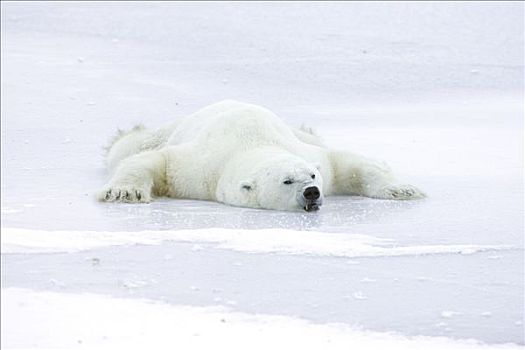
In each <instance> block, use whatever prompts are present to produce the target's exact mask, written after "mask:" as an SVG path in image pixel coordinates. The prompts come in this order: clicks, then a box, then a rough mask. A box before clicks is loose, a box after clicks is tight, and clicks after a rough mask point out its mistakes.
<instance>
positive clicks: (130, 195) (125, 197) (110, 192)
mask: <svg viewBox="0 0 525 350" xmlns="http://www.w3.org/2000/svg"><path fill="white" fill-rule="evenodd" d="M98 200H99V201H101V202H124V203H149V202H150V201H151V194H150V191H146V190H144V189H140V188H134V187H126V186H112V187H108V188H106V189H104V190H102V191H100V193H99V194H98Z"/></svg>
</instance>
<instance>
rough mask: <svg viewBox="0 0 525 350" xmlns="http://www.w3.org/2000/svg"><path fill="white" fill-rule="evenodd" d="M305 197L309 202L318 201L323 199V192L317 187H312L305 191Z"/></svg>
mask: <svg viewBox="0 0 525 350" xmlns="http://www.w3.org/2000/svg"><path fill="white" fill-rule="evenodd" d="M303 196H304V198H305V199H306V200H307V201H316V200H318V199H319V197H321V192H319V188H318V187H317V186H310V187H307V188H306V189H305V190H304V192H303Z"/></svg>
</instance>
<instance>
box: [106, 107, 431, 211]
mask: <svg viewBox="0 0 525 350" xmlns="http://www.w3.org/2000/svg"><path fill="white" fill-rule="evenodd" d="M106 160H107V166H108V169H109V171H110V174H111V177H110V180H109V182H108V183H107V184H106V186H105V187H104V188H103V189H102V190H101V191H100V192H99V194H98V198H99V200H101V201H106V202H129V203H147V202H150V201H151V200H152V198H153V197H154V196H168V197H171V198H187V199H200V200H209V201H218V202H222V203H225V204H229V205H232V206H239V207H250V208H264V209H275V210H306V211H316V210H318V209H319V208H320V207H321V205H322V203H323V201H324V197H325V196H329V195H359V196H366V197H373V198H382V199H416V198H422V197H424V193H423V192H422V191H420V190H419V189H417V188H416V187H414V186H411V185H404V184H399V183H398V182H397V181H396V180H395V178H394V176H393V175H392V172H391V170H390V168H389V167H388V166H387V165H386V164H385V163H384V162H380V161H375V160H371V159H367V158H364V157H361V156H359V155H356V154H353V153H350V152H347V151H343V150H333V149H330V148H328V147H326V146H325V145H324V143H323V142H322V141H321V139H320V138H319V137H318V136H316V135H315V133H313V132H312V131H311V130H309V129H307V128H302V129H295V128H291V127H289V126H288V125H286V124H285V123H284V122H283V121H282V120H281V119H280V118H279V117H277V116H276V115H275V114H274V113H272V112H271V111H269V110H268V109H266V108H263V107H260V106H257V105H253V104H248V103H243V102H237V101H232V100H227V101H222V102H219V103H215V104H213V105H210V106H208V107H205V108H203V109H201V110H199V111H197V112H196V113H194V114H191V115H189V116H186V117H184V118H182V119H180V120H177V121H175V122H173V123H171V124H169V125H167V126H165V127H163V128H160V129H158V130H148V129H146V128H144V127H142V126H137V127H135V128H134V129H132V130H131V131H129V132H120V133H119V135H117V137H116V138H115V139H114V140H113V142H112V144H111V145H110V147H109V151H108V154H107V159H106Z"/></svg>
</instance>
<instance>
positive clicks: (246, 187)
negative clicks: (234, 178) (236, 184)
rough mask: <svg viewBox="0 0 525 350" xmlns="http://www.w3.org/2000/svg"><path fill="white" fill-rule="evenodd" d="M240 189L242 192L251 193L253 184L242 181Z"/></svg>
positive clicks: (253, 187)
mask: <svg viewBox="0 0 525 350" xmlns="http://www.w3.org/2000/svg"><path fill="white" fill-rule="evenodd" d="M241 189H242V190H243V191H251V190H253V189H255V182H253V181H242V182H241Z"/></svg>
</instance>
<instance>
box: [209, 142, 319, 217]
mask: <svg viewBox="0 0 525 350" xmlns="http://www.w3.org/2000/svg"><path fill="white" fill-rule="evenodd" d="M232 163H233V164H230V165H229V166H228V167H227V169H226V170H225V174H224V175H225V176H223V177H222V178H221V180H220V181H219V184H218V188H217V199H218V200H219V201H221V202H223V203H227V204H231V205H235V206H243V207H251V208H264V209H275V210H306V211H316V210H318V209H319V208H320V206H321V205H322V203H323V191H322V188H323V180H322V176H321V173H320V172H319V169H318V167H316V165H315V164H310V163H308V162H306V161H305V160H304V159H302V158H300V157H297V156H294V155H291V154H288V153H285V152H282V151H272V152H268V151H267V152H250V153H249V154H246V155H244V156H243V157H241V159H238V160H237V161H236V162H232Z"/></svg>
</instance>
